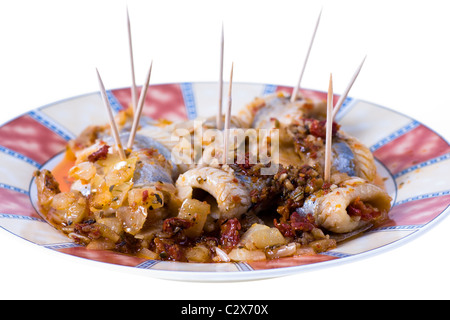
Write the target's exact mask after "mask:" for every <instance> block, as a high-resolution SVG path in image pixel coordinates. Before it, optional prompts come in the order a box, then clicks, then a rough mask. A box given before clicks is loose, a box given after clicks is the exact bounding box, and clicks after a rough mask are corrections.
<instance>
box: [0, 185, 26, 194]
mask: <svg viewBox="0 0 450 320" xmlns="http://www.w3.org/2000/svg"><path fill="white" fill-rule="evenodd" d="M0 188H2V189H8V190H11V191H16V192H20V193H23V194H26V195H29V193H28V191H27V190H23V189H20V188H17V187H13V186H10V185H8V184H4V183H1V182H0Z"/></svg>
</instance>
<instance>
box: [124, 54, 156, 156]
mask: <svg viewBox="0 0 450 320" xmlns="http://www.w3.org/2000/svg"><path fill="white" fill-rule="evenodd" d="M152 66H153V60H152V62H151V63H150V68H149V69H148V73H147V78H146V79H145V84H144V85H143V86H142V90H141V95H140V96H139V102H138V105H137V109H136V112H135V114H134V119H133V126H132V127H131V132H130V138H129V139H128V144H127V149H130V150H131V149H132V148H133V144H134V138H135V137H136V132H137V129H138V127H139V121H140V120H141V114H142V109H143V108H144V103H145V97H146V95H147V90H148V86H149V83H150V75H151V74H152Z"/></svg>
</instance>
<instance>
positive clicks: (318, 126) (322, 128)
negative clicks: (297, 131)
mask: <svg viewBox="0 0 450 320" xmlns="http://www.w3.org/2000/svg"><path fill="white" fill-rule="evenodd" d="M306 121H307V122H306V123H307V124H308V125H309V133H310V134H312V135H313V136H315V137H318V138H322V139H325V137H326V134H327V129H326V125H327V122H326V120H322V121H319V120H317V119H307V120H306ZM339 128H340V126H339V125H338V124H337V123H336V122H333V129H332V136H333V137H334V136H336V133H337V132H338V130H339Z"/></svg>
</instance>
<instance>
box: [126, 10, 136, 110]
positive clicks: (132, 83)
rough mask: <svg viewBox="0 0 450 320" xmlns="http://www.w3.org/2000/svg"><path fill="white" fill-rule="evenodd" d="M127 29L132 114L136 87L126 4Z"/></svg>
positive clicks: (134, 105) (134, 107)
mask: <svg viewBox="0 0 450 320" xmlns="http://www.w3.org/2000/svg"><path fill="white" fill-rule="evenodd" d="M127 30H128V49H129V51H130V63H131V108H132V109H133V114H134V113H135V112H136V108H137V89H136V76H135V73H134V58H133V43H132V41H131V25H130V15H129V13H128V6H127Z"/></svg>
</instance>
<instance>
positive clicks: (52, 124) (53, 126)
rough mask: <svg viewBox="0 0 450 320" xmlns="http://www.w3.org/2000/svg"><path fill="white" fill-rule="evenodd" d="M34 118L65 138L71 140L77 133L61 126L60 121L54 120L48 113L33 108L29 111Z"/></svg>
mask: <svg viewBox="0 0 450 320" xmlns="http://www.w3.org/2000/svg"><path fill="white" fill-rule="evenodd" d="M28 115H30V116H31V117H32V118H33V119H34V120H36V121H38V122H39V123H40V124H42V125H44V126H45V127H47V128H48V129H50V130H52V131H53V132H54V133H56V134H57V135H59V136H60V137H62V138H63V139H64V140H67V141H69V140H71V139H73V138H75V134H73V133H72V132H70V131H69V130H67V129H66V128H64V127H63V126H61V125H60V124H59V123H57V122H55V121H54V120H52V119H50V118H49V117H48V116H47V115H45V114H44V113H42V112H40V111H38V110H33V111H30V112H29V113H28Z"/></svg>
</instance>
